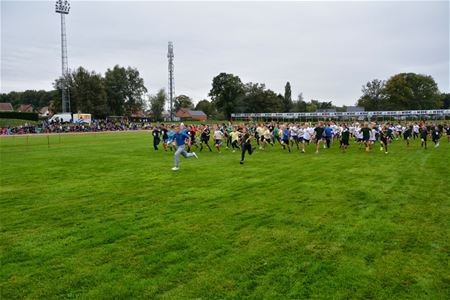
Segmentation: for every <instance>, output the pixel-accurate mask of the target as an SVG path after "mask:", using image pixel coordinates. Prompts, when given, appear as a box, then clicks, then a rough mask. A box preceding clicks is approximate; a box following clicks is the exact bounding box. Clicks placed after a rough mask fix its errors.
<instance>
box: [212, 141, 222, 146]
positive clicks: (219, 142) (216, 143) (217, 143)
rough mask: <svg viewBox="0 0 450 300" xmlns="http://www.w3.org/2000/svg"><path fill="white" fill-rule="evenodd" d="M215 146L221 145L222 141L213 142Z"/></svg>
mask: <svg viewBox="0 0 450 300" xmlns="http://www.w3.org/2000/svg"><path fill="white" fill-rule="evenodd" d="M214 144H215V145H222V140H214Z"/></svg>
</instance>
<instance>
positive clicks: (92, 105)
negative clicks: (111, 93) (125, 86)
mask: <svg viewBox="0 0 450 300" xmlns="http://www.w3.org/2000/svg"><path fill="white" fill-rule="evenodd" d="M70 77H71V78H70V80H69V81H68V83H69V87H70V97H71V98H70V100H71V108H72V112H84V113H91V114H93V115H94V116H95V117H105V116H106V115H107V114H108V106H107V101H106V91H105V86H104V81H103V78H102V76H101V74H97V73H95V72H94V71H92V72H89V71H88V70H86V69H84V68H83V67H79V68H78V69H76V70H75V71H73V72H72V73H71V74H70Z"/></svg>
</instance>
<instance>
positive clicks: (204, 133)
mask: <svg viewBox="0 0 450 300" xmlns="http://www.w3.org/2000/svg"><path fill="white" fill-rule="evenodd" d="M209 134H210V131H209V128H206V129H204V130H203V131H202V138H209Z"/></svg>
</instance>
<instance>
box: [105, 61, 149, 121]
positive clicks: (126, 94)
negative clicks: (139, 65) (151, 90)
mask: <svg viewBox="0 0 450 300" xmlns="http://www.w3.org/2000/svg"><path fill="white" fill-rule="evenodd" d="M105 89H106V93H107V98H108V107H109V111H110V113H111V114H114V115H119V116H121V115H127V116H130V115H132V114H134V113H136V112H138V111H140V110H143V109H144V107H145V101H144V95H145V93H147V88H146V87H145V85H144V80H143V79H142V78H141V77H140V74H139V71H138V70H137V69H136V68H131V67H128V68H124V67H120V66H118V65H116V66H114V68H113V69H108V70H107V71H106V73H105Z"/></svg>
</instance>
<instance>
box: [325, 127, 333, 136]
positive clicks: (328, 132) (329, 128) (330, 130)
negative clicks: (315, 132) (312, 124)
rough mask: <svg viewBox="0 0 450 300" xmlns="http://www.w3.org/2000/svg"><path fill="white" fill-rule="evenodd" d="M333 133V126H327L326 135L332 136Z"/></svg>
mask: <svg viewBox="0 0 450 300" xmlns="http://www.w3.org/2000/svg"><path fill="white" fill-rule="evenodd" d="M332 134H333V130H332V129H331V127H325V136H326V137H331V135H332Z"/></svg>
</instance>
